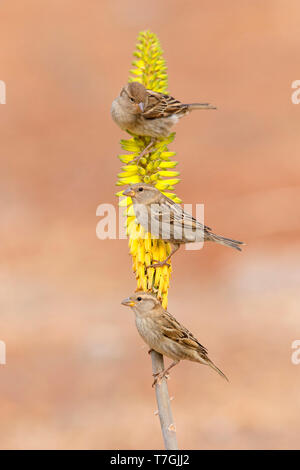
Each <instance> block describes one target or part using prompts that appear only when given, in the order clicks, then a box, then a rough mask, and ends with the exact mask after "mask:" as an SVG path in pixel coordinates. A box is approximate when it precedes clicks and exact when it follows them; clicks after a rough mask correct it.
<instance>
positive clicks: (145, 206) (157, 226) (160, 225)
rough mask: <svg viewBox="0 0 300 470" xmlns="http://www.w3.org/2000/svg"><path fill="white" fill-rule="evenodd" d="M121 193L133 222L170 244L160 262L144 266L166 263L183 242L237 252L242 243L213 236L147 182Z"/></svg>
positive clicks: (130, 187) (207, 229)
mask: <svg viewBox="0 0 300 470" xmlns="http://www.w3.org/2000/svg"><path fill="white" fill-rule="evenodd" d="M123 194H124V195H125V196H129V197H131V198H132V202H133V208H134V212H135V217H136V220H137V222H138V223H139V224H141V225H142V226H143V227H144V229H145V230H146V231H147V232H150V233H151V235H152V236H153V237H154V238H160V239H162V240H165V241H167V242H169V243H171V245H172V251H171V253H170V254H169V256H168V257H167V258H166V259H165V260H164V261H160V262H157V263H155V264H151V265H150V266H148V268H150V267H159V266H164V265H167V266H169V264H168V263H167V261H169V260H170V258H171V257H172V256H173V254H174V253H175V252H176V251H177V250H179V248H180V245H182V244H184V243H192V242H203V241H213V242H216V243H219V244H221V245H225V246H230V247H232V248H235V249H236V250H239V251H241V248H240V245H244V243H243V242H240V241H238V240H233V239H231V238H226V237H223V236H221V235H216V234H215V233H213V232H212V229H211V228H209V227H207V226H206V225H203V224H201V223H200V222H198V221H197V220H196V219H195V218H194V217H192V216H191V215H190V214H189V213H187V212H185V211H184V210H183V209H182V207H181V206H180V205H179V204H176V203H175V202H174V201H172V200H171V199H169V198H168V197H167V196H165V195H164V194H163V193H161V192H160V191H159V190H158V189H157V188H155V187H154V186H151V185H150V184H145V183H137V184H133V185H131V186H129V188H127V189H126V190H125V191H124V192H123Z"/></svg>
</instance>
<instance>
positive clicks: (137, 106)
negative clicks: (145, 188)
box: [111, 82, 217, 158]
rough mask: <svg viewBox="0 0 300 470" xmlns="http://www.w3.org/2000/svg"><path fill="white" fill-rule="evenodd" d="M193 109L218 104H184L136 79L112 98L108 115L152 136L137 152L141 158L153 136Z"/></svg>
mask: <svg viewBox="0 0 300 470" xmlns="http://www.w3.org/2000/svg"><path fill="white" fill-rule="evenodd" d="M196 109H217V108H216V107H215V106H213V105H211V104H209V103H191V104H183V103H181V102H180V101H178V100H176V99H175V98H173V97H172V96H170V95H166V94H164V93H158V92H156V91H152V90H147V89H146V88H145V87H144V85H142V84H141V83H139V82H130V83H127V84H126V85H125V86H124V87H123V88H122V90H121V93H120V95H119V96H118V97H117V98H116V99H115V100H114V101H113V103H112V107H111V115H112V118H113V120H114V121H115V123H116V124H117V125H118V126H119V127H120V128H121V129H123V130H125V131H126V130H128V131H130V132H131V133H133V134H135V135H139V136H150V137H151V138H152V140H151V142H150V144H149V145H148V146H147V147H146V148H145V149H144V150H143V152H142V154H141V155H140V156H139V158H141V157H142V156H143V155H145V154H146V153H147V152H149V150H150V148H151V147H152V146H153V144H154V143H155V140H156V139H159V138H163V137H167V136H168V135H169V134H170V131H171V128H172V126H173V125H174V124H176V123H177V122H178V120H179V119H180V118H182V117H183V116H186V115H187V114H188V113H189V112H190V111H193V110H196Z"/></svg>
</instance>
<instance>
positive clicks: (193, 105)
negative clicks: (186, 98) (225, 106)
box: [185, 103, 217, 111]
mask: <svg viewBox="0 0 300 470" xmlns="http://www.w3.org/2000/svg"><path fill="white" fill-rule="evenodd" d="M185 106H187V107H188V110H189V111H193V110H195V109H217V108H216V106H214V105H213V104H209V103H190V104H187V105H185Z"/></svg>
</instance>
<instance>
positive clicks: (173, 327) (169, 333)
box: [159, 311, 207, 355]
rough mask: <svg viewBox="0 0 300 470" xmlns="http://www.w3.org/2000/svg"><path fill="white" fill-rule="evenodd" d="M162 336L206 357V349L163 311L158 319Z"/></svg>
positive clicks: (171, 316)
mask: <svg viewBox="0 0 300 470" xmlns="http://www.w3.org/2000/svg"><path fill="white" fill-rule="evenodd" d="M159 322H160V326H161V329H162V334H163V335H164V336H165V337H166V338H169V339H171V340H173V341H175V342H176V343H179V344H181V345H182V346H186V347H188V348H191V349H194V350H197V351H199V352H201V354H204V355H206V354H207V349H206V348H205V347H204V346H202V344H200V343H199V341H198V340H197V339H196V338H195V336H193V335H192V333H191V332H190V331H189V330H187V329H186V328H185V327H184V326H182V325H181V324H180V323H179V322H178V321H177V320H176V318H174V317H173V315H171V314H170V313H169V312H166V311H164V313H163V315H161V316H160V319H159Z"/></svg>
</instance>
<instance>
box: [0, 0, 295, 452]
mask: <svg viewBox="0 0 300 470" xmlns="http://www.w3.org/2000/svg"><path fill="white" fill-rule="evenodd" d="M0 16H1V29H0V45H1V47H0V60H1V62H0V63H1V67H0V73H1V75H0V79H1V80H4V81H5V82H6V86H7V104H6V105H0V122H1V127H0V129H1V187H0V191H1V194H0V206H1V246H0V250H1V268H0V306H1V309H0V339H1V340H3V341H5V342H6V345H7V364H6V365H5V366H1V367H0V416H1V426H0V447H1V448H2V449H11V448H18V449H31V448H50V449H54V448H58V449H65V448H67V449H79V448H88V449H104V448H110V449H116V448H121V449H122V448H123V449H134V448H162V447H163V444H162V437H161V432H160V427H159V420H158V417H157V416H155V415H154V412H155V410H156V404H155V397H154V392H153V390H152V388H151V381H152V377H151V363H150V358H149V356H148V355H147V348H145V347H144V345H143V343H142V340H141V339H140V337H139V336H138V334H137V332H136V330H135V326H134V318H133V313H132V312H131V311H129V310H127V309H125V308H124V307H122V306H121V305H120V301H121V300H122V299H123V298H124V297H126V296H128V295H129V294H130V293H131V292H132V291H133V290H134V288H135V281H134V277H133V275H132V273H131V262H130V258H129V256H128V249H127V241H126V240H121V241H118V240H105V241H100V240H98V239H97V238H96V233H95V230H96V224H97V222H98V218H97V217H96V208H97V206H98V204H100V203H102V202H107V203H113V204H116V198H115V196H114V193H115V191H116V187H115V185H114V183H115V181H116V175H117V173H118V171H119V169H120V166H121V164H120V162H119V160H118V159H117V158H116V156H117V154H118V153H119V151H120V147H119V140H120V138H122V137H123V138H124V137H125V134H124V133H123V132H122V131H121V130H120V129H118V128H117V127H116V125H115V124H114V123H113V122H112V120H111V118H110V105H111V102H112V100H113V98H115V96H116V95H117V94H118V93H119V90H120V88H121V86H122V85H123V84H124V83H125V82H126V80H127V77H128V71H129V68H130V64H131V61H132V52H133V50H134V47H135V43H136V38H137V34H138V32H139V31H140V30H144V29H147V28H150V29H151V30H152V31H153V32H155V33H157V34H158V36H159V38H160V40H161V43H162V47H163V49H164V51H165V58H166V60H167V64H168V72H169V89H170V91H171V92H172V94H173V95H174V96H175V97H177V98H179V99H182V100H184V101H196V100H208V101H210V102H212V103H214V104H216V105H217V106H218V111H216V112H203V113H200V112H199V113H195V114H192V115H191V116H189V117H188V118H186V119H184V120H183V121H181V122H180V123H179V125H178V126H177V137H176V140H175V142H174V144H173V145H172V149H174V150H176V152H177V159H178V160H179V161H180V165H179V167H178V168H179V170H180V171H181V177H182V182H181V183H180V185H178V187H177V194H178V195H179V196H180V197H182V198H183V199H184V201H185V202H187V203H193V204H195V203H196V202H204V203H205V221H206V223H207V224H208V225H209V226H211V227H213V228H214V230H215V231H216V232H217V233H220V234H223V235H227V236H233V237H234V238H237V239H239V240H243V241H245V242H247V247H245V249H244V250H243V252H242V253H238V252H235V251H233V250H230V249H226V248H224V247H222V246H216V245H209V244H208V245H207V246H205V248H204V249H203V250H202V251H185V250H182V251H180V252H179V253H178V254H177V255H175V256H176V258H174V272H173V277H172V285H171V289H170V296H169V297H170V301H169V310H170V312H171V313H172V314H174V315H175V316H176V317H177V318H178V319H179V320H180V321H182V322H183V323H184V324H185V325H186V326H187V327H188V328H189V329H191V331H192V332H193V333H194V334H195V335H196V336H197V337H198V338H199V340H200V341H201V342H202V343H203V344H204V345H205V346H207V348H208V350H209V354H210V357H211V358H212V359H213V360H214V361H215V362H216V364H217V365H218V366H219V367H220V368H221V369H222V370H224V372H225V373H226V374H227V375H228V376H229V378H230V383H229V384H227V383H226V382H225V381H222V380H221V379H220V377H219V376H218V375H217V374H215V373H213V372H212V371H211V370H209V369H207V368H205V367H201V366H198V365H197V364H193V363H183V362H182V363H181V364H180V365H179V366H178V367H177V368H175V369H174V370H173V371H172V374H171V380H170V381H169V389H170V394H171V395H172V396H174V401H173V402H172V403H173V412H174V416H175V420H176V425H177V430H178V440H179V445H180V447H181V448H195V449H199V448H203V449H232V448H244V449H254V448H255V449H258V448H277V449H285V448H299V424H300V394H299V391H300V365H299V366H296V365H293V364H292V362H291V354H292V349H291V344H292V341H294V340H295V339H300V326H299V280H300V268H299V262H300V254H299V247H300V240H299V235H300V218H299V202H300V201H299V199H300V185H299V176H300V159H299V143H298V142H299V118H300V105H299V106H297V105H293V104H292V102H291V94H292V89H291V83H292V81H294V80H297V79H300V76H299V49H300V36H299V22H300V5H299V2H298V1H296V0H289V1H288V2H286V1H285V0H278V1H277V0H269V1H268V0H263V1H261V0H251V1H250V0H248V1H246V0H239V1H238V0H228V1H227V2H223V1H222V0H213V1H212V0H193V1H188V2H182V1H174V0H173V1H171V0H160V1H158V0H152V2H151V3H149V2H146V1H145V0H123V1H121V0H118V1H117V0H109V1H104V0H102V1H100V0H89V1H86V2H83V1H79V0H63V1H62V0H51V1H50V0H44V1H43V2H41V1H39V0H27V1H26V2H20V1H17V0H10V1H9V2H1V3H0Z"/></svg>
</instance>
